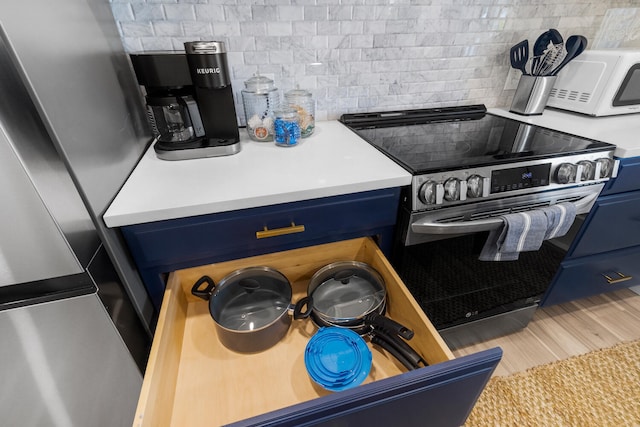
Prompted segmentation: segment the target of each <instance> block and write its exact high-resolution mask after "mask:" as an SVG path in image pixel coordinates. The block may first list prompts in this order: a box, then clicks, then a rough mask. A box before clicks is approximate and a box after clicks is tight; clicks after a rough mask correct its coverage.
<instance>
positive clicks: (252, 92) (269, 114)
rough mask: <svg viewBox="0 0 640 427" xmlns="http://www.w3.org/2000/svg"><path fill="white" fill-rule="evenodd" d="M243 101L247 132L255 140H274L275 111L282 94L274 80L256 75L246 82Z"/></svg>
mask: <svg viewBox="0 0 640 427" xmlns="http://www.w3.org/2000/svg"><path fill="white" fill-rule="evenodd" d="M244 85H245V88H244V89H242V91H241V92H242V103H243V105H244V115H245V119H246V121H247V133H248V134H249V137H250V138H251V139H253V140H254V141H265V142H266V141H273V136H274V132H275V130H274V127H273V121H274V119H275V116H274V111H275V110H276V109H277V108H278V107H279V106H280V95H279V93H278V89H277V88H276V87H275V86H274V84H273V80H271V79H270V78H268V77H266V76H261V75H255V76H253V77H251V78H250V79H249V80H247V81H245V82H244Z"/></svg>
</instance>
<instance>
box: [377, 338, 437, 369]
mask: <svg viewBox="0 0 640 427" xmlns="http://www.w3.org/2000/svg"><path fill="white" fill-rule="evenodd" d="M371 334H372V335H374V336H378V337H380V338H381V339H383V340H384V341H386V342H387V343H388V344H389V345H390V346H392V347H394V348H395V350H396V351H397V352H399V353H400V354H402V356H403V357H404V358H405V359H407V360H408V361H409V362H411V364H412V365H413V366H414V367H415V368H419V367H420V364H422V365H423V366H428V364H427V362H426V361H425V360H424V359H423V358H422V356H420V354H418V352H417V351H415V350H414V349H413V348H412V347H411V346H410V345H409V344H407V343H406V342H404V341H403V340H402V339H400V338H398V337H397V336H394V335H391V334H389V333H388V332H386V331H384V330H382V329H373V330H372V331H371Z"/></svg>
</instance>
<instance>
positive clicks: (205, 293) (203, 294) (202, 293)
mask: <svg viewBox="0 0 640 427" xmlns="http://www.w3.org/2000/svg"><path fill="white" fill-rule="evenodd" d="M203 283H206V284H207V286H206V287H205V288H204V289H200V286H202V284H203ZM215 287H216V284H215V283H214V282H213V279H212V278H211V277H209V276H202V277H201V278H199V279H198V281H197V282H196V283H195V284H194V285H193V287H192V288H191V294H193V295H194V296H197V297H198V298H202V299H203V300H205V301H209V298H210V297H211V293H212V291H213V288H215Z"/></svg>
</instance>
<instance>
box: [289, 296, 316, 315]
mask: <svg viewBox="0 0 640 427" xmlns="http://www.w3.org/2000/svg"><path fill="white" fill-rule="evenodd" d="M312 309H313V299H311V297H310V296H306V297H302V298H300V299H299V300H298V302H297V303H296V305H295V306H294V307H293V318H294V319H296V320H300V319H306V318H307V317H309V316H310V315H311V310H312Z"/></svg>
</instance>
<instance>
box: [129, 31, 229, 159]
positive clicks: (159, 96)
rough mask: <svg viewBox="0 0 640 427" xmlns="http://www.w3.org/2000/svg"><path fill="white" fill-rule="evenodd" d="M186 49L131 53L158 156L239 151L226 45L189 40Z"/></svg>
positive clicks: (225, 153) (226, 153)
mask: <svg viewBox="0 0 640 427" xmlns="http://www.w3.org/2000/svg"><path fill="white" fill-rule="evenodd" d="M185 50H186V54H185V53H177V52H150V53H136V54H131V55H130V57H131V62H132V64H133V68H134V71H135V73H136V76H137V78H138V83H139V84H140V85H142V86H144V89H145V90H144V91H145V101H146V104H147V114H148V117H149V122H150V124H151V127H152V130H153V133H154V136H155V137H156V142H155V144H154V150H155V152H156V155H157V156H158V157H159V158H161V159H164V160H184V159H193V158H200V157H215V156H226V155H230V154H235V153H237V152H239V151H240V135H239V131H238V123H237V118H236V110H235V104H234V102H233V92H232V88H231V81H230V77H229V72H228V66H227V59H226V51H225V48H224V44H223V43H222V42H188V43H185Z"/></svg>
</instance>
